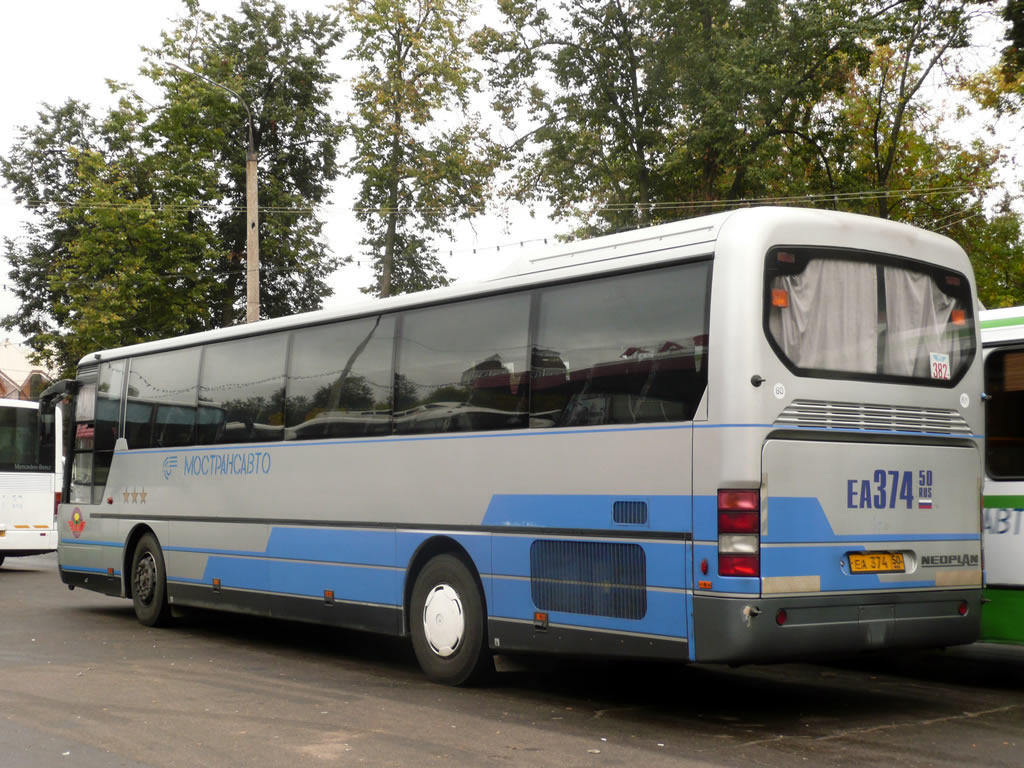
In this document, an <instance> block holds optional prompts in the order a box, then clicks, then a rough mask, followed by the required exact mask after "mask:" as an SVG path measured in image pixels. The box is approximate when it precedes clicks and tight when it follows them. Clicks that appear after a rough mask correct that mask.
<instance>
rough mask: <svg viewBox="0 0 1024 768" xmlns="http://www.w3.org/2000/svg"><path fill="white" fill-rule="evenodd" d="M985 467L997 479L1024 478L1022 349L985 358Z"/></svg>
mask: <svg viewBox="0 0 1024 768" xmlns="http://www.w3.org/2000/svg"><path fill="white" fill-rule="evenodd" d="M985 392H986V394H987V395H988V396H989V399H988V400H987V401H986V403H985V469H986V471H987V472H988V474H989V476H990V477H994V478H998V479H1001V480H1019V479H1022V478H1024V350H1020V349H1007V350H995V351H993V352H991V353H990V354H989V356H988V357H987V358H986V359H985Z"/></svg>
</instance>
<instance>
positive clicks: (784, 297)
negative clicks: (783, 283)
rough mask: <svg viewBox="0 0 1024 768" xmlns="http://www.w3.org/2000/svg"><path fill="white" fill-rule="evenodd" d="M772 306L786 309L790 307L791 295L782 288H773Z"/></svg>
mask: <svg viewBox="0 0 1024 768" xmlns="http://www.w3.org/2000/svg"><path fill="white" fill-rule="evenodd" d="M772 306H773V307H778V308H779V309H785V308H786V307H788V306H789V293H788V292H786V291H784V290H782V289H781V288H772Z"/></svg>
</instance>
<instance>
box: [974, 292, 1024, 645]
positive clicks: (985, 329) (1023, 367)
mask: <svg viewBox="0 0 1024 768" xmlns="http://www.w3.org/2000/svg"><path fill="white" fill-rule="evenodd" d="M981 340H982V344H983V345H984V353H985V394H986V396H987V398H988V400H987V402H986V404H985V405H986V409H985V475H986V477H985V522H984V535H983V544H984V550H985V577H986V585H985V597H986V599H987V602H986V604H985V606H984V609H983V611H982V624H981V636H982V639H983V640H988V641H992V642H1004V643H1007V642H1009V643H1024V307H1012V308H1009V309H992V310H988V311H985V312H982V313H981Z"/></svg>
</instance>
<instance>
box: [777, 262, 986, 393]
mask: <svg viewBox="0 0 1024 768" xmlns="http://www.w3.org/2000/svg"><path fill="white" fill-rule="evenodd" d="M764 304H765V307H764V314H765V327H766V330H767V334H768V339H769V341H770V343H771V345H772V347H773V348H774V349H775V351H776V352H777V353H778V355H779V357H780V358H781V359H782V360H783V362H785V363H786V365H787V366H788V367H789V369H790V370H792V371H793V372H794V373H796V374H797V375H800V376H819V377H826V378H849V379H878V380H886V381H894V382H902V383H913V384H927V385H933V386H945V387H951V386H953V385H954V384H956V383H957V381H959V380H960V378H961V377H962V376H963V374H964V372H965V371H966V370H967V368H968V366H969V365H970V363H971V360H972V359H973V358H974V353H975V326H974V312H973V304H972V301H971V288H970V283H969V282H968V280H967V278H966V277H965V276H964V275H962V274H960V273H959V272H954V271H951V270H946V269H942V268H937V267H932V266H928V265H924V264H920V263H918V262H912V261H907V260H901V259H897V258H894V257H887V256H880V255H877V254H868V253H862V252H857V251H842V250H834V249H829V250H824V249H813V248H776V249H773V250H772V251H769V253H768V257H767V261H766V265H765V298H764Z"/></svg>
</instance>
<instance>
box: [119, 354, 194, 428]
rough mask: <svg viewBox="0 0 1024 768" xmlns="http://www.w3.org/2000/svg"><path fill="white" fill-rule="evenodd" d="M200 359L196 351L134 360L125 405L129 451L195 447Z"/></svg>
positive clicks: (129, 372) (149, 356)
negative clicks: (132, 449)
mask: <svg viewBox="0 0 1024 768" xmlns="http://www.w3.org/2000/svg"><path fill="white" fill-rule="evenodd" d="M199 356H200V350H199V349H198V348H194V349H180V350H176V351H174V352H161V353H159V354H156V355H147V356H145V357H136V358H133V359H132V361H131V366H130V368H129V369H128V402H127V403H126V404H125V439H126V440H127V441H128V447H129V448H150V447H162V448H174V447H179V446H184V445H194V444H195V409H196V387H197V384H198V380H199Z"/></svg>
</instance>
